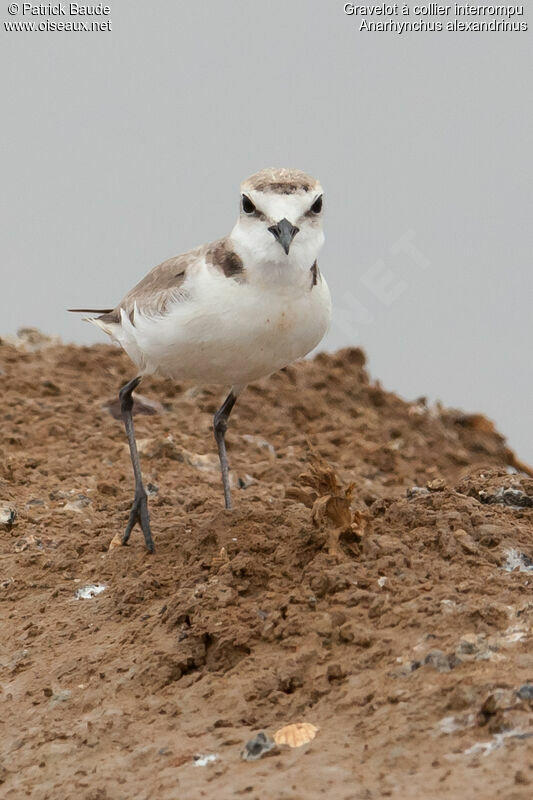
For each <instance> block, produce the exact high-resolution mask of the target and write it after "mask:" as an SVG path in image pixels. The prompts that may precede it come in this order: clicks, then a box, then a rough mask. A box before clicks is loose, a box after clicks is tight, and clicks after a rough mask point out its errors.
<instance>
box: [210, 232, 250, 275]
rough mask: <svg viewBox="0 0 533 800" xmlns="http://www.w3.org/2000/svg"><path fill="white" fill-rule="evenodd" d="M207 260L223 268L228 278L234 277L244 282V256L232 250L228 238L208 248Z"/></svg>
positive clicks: (217, 267)
mask: <svg viewBox="0 0 533 800" xmlns="http://www.w3.org/2000/svg"><path fill="white" fill-rule="evenodd" d="M206 261H207V263H208V264H211V265H212V266H213V267H215V268H216V269H219V270H221V272H223V273H224V275H225V276H226V278H234V279H235V280H237V281H239V282H242V281H243V279H244V264H243V263H242V258H241V257H240V256H238V255H237V253H236V252H235V251H234V250H232V248H231V247H230V246H229V244H228V241H227V239H220V241H218V242H215V243H214V244H213V246H212V247H211V248H210V249H209V250H208V252H207V255H206Z"/></svg>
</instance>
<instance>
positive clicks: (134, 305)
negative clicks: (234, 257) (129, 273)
mask: <svg viewBox="0 0 533 800" xmlns="http://www.w3.org/2000/svg"><path fill="white" fill-rule="evenodd" d="M206 250H207V246H206V245H202V246H201V247H196V248H195V249H194V250H189V251H188V252H187V253H182V254H181V255H179V256H175V257H174V258H169V259H168V260H167V261H163V263H162V264H158V266H157V267H154V268H153V269H152V270H151V271H150V272H149V273H148V275H145V277H144V278H143V279H142V280H141V281H139V283H138V284H137V285H136V286H134V287H133V289H131V290H130V291H129V292H128V294H127V295H126V296H125V297H124V298H123V299H122V300H121V301H120V303H119V304H118V305H117V306H116V308H114V309H113V310H112V311H109V312H107V313H104V314H101V315H100V316H99V317H97V319H98V320H99V321H100V322H103V323H116V324H120V322H121V311H122V310H124V312H125V313H126V314H127V315H128V316H129V318H130V320H131V321H133V317H134V312H135V311H136V313H139V314H142V315H143V316H147V317H158V316H161V315H163V314H165V313H166V311H167V309H168V307H169V305H170V304H171V303H176V302H180V301H184V300H186V299H187V296H188V293H187V290H186V287H185V284H186V282H187V279H188V278H190V277H191V275H192V274H193V273H194V272H195V271H196V270H197V269H198V268H199V265H200V263H201V261H202V258H203V256H204V255H205V252H206Z"/></svg>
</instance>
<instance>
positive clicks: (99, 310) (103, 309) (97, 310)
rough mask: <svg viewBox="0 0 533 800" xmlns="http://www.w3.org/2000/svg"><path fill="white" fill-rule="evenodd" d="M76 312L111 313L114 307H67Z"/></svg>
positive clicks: (68, 309)
mask: <svg viewBox="0 0 533 800" xmlns="http://www.w3.org/2000/svg"><path fill="white" fill-rule="evenodd" d="M67 311H72V312H73V313H74V314H111V312H112V311H113V309H112V308H67Z"/></svg>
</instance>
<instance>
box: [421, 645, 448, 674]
mask: <svg viewBox="0 0 533 800" xmlns="http://www.w3.org/2000/svg"><path fill="white" fill-rule="evenodd" d="M424 664H429V665H430V666H432V667H434V668H435V669H436V670H438V672H450V670H451V669H452V667H451V665H450V659H449V657H448V656H447V655H446V653H443V651H442V650H431V651H430V652H429V653H428V654H427V656H426V657H425V659H424Z"/></svg>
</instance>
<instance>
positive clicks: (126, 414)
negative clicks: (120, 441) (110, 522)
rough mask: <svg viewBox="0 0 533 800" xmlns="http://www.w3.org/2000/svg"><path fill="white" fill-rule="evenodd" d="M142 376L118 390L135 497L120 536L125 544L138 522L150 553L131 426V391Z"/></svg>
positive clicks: (152, 549)
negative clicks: (133, 479) (122, 533)
mask: <svg viewBox="0 0 533 800" xmlns="http://www.w3.org/2000/svg"><path fill="white" fill-rule="evenodd" d="M141 380H142V378H140V377H137V378H134V379H133V380H132V381H130V382H129V383H127V384H126V385H125V386H123V387H122V389H121V390H120V392H119V395H118V396H119V398H120V408H121V410H122V418H123V420H124V425H125V427H126V434H127V436H128V443H129V446H130V455H131V463H132V465H133V474H134V476H135V497H134V499H133V505H132V507H131V511H130V518H129V520H128V524H127V525H126V530H125V531H124V536H123V537H122V544H127V543H128V539H129V538H130V533H131V532H132V530H133V528H134V527H135V523H136V522H138V523H139V525H140V526H141V528H142V532H143V534H144V541H145V543H146V549H147V550H149V551H150V553H153V552H154V542H153V540H152V532H151V530H150V517H149V516H148V500H147V497H146V491H145V489H144V486H143V479H142V473H141V464H140V462H139V453H138V452H137V443H136V441H135V431H134V428H133V417H132V414H131V410H132V408H133V398H132V396H131V393H132V392H133V390H134V389H136V388H137V386H138V385H139V384H140V382H141Z"/></svg>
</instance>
